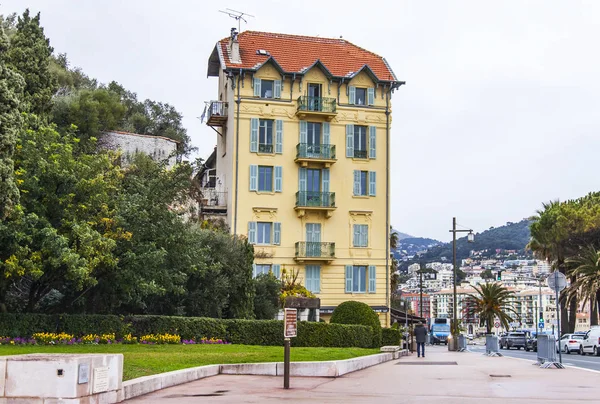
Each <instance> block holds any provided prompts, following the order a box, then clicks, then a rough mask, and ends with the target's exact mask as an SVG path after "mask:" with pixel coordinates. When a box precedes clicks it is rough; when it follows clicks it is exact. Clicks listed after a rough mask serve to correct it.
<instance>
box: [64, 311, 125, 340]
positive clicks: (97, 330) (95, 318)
mask: <svg viewBox="0 0 600 404" xmlns="http://www.w3.org/2000/svg"><path fill="white" fill-rule="evenodd" d="M56 318H57V327H58V330H59V331H62V332H66V333H68V334H73V335H77V336H80V335H86V334H109V333H115V334H116V337H117V338H121V337H123V335H124V334H127V330H126V325H125V323H124V322H123V320H122V319H121V317H119V316H111V315H100V314H60V315H57V316H56Z"/></svg>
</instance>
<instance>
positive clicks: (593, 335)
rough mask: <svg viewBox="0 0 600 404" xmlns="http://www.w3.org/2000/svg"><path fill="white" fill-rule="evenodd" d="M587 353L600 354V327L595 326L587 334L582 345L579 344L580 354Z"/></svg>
mask: <svg viewBox="0 0 600 404" xmlns="http://www.w3.org/2000/svg"><path fill="white" fill-rule="evenodd" d="M586 353H589V354H593V355H596V356H600V327H599V326H593V327H592V329H591V330H589V331H588V332H587V333H586V334H585V336H584V337H583V341H581V345H579V354H580V355H585V354H586Z"/></svg>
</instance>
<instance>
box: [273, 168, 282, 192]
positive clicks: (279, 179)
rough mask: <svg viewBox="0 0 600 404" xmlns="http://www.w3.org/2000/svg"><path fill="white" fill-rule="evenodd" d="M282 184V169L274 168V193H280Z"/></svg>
mask: <svg viewBox="0 0 600 404" xmlns="http://www.w3.org/2000/svg"><path fill="white" fill-rule="evenodd" d="M282 184H283V167H282V166H275V192H281V188H282Z"/></svg>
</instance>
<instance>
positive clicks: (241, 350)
mask: <svg viewBox="0 0 600 404" xmlns="http://www.w3.org/2000/svg"><path fill="white" fill-rule="evenodd" d="M378 352H379V350H378V349H364V348H292V350H291V360H292V361H295V362H302V361H326V360H339V359H350V358H354V357H357V356H364V355H372V354H375V353H378ZM28 353H122V354H123V356H124V358H125V360H124V364H123V380H129V379H135V378H136V377H141V376H148V375H153V374H157V373H163V372H169V371H171V370H177V369H185V368H191V367H195V366H203V365H214V364H225V363H251V362H282V361H283V347H277V346H254V345H71V346H64V345H62V346H61V345H59V346H14V345H0V356H4V355H19V354H28Z"/></svg>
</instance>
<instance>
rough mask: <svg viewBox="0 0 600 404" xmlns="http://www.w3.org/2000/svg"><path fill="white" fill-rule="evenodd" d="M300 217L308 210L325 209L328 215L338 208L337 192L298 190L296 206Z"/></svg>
mask: <svg viewBox="0 0 600 404" xmlns="http://www.w3.org/2000/svg"><path fill="white" fill-rule="evenodd" d="M294 209H296V211H297V212H298V217H302V216H304V215H305V214H306V211H323V212H325V213H326V216H327V217H331V212H332V211H334V210H335V209H336V206H335V192H313V191H300V192H296V207H295V208H294Z"/></svg>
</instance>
